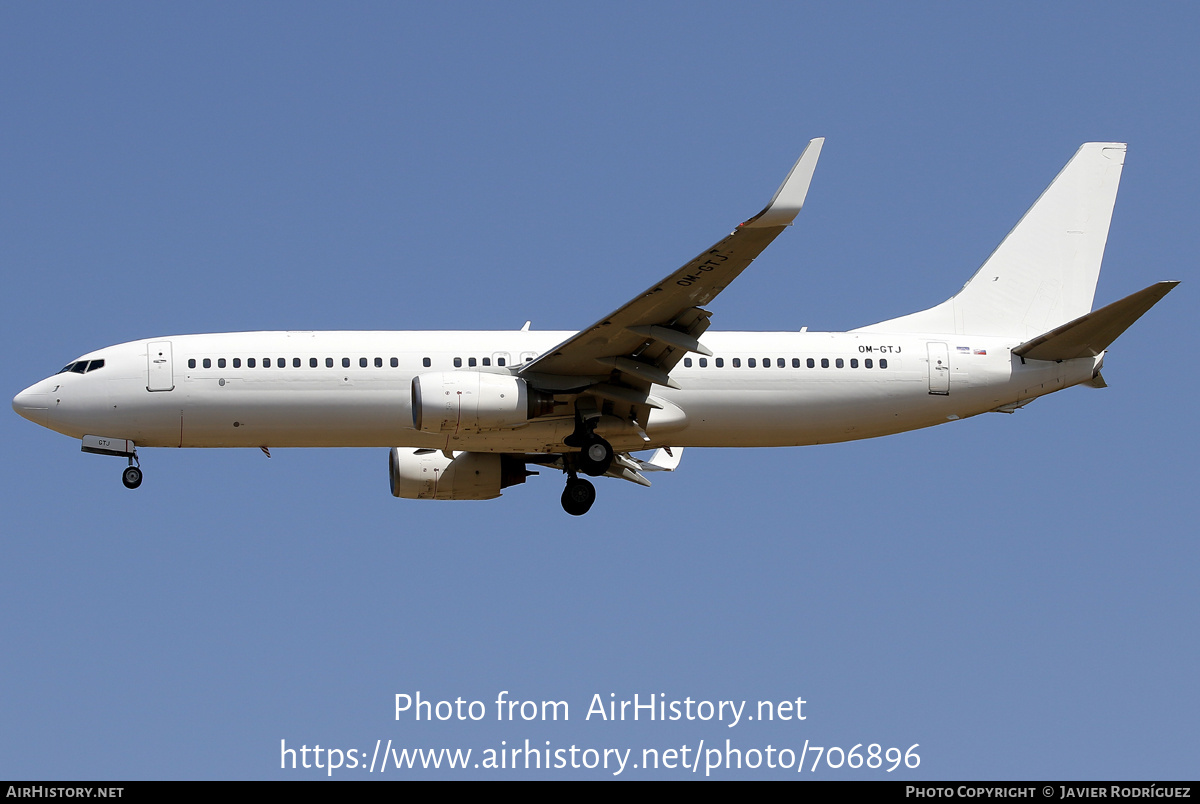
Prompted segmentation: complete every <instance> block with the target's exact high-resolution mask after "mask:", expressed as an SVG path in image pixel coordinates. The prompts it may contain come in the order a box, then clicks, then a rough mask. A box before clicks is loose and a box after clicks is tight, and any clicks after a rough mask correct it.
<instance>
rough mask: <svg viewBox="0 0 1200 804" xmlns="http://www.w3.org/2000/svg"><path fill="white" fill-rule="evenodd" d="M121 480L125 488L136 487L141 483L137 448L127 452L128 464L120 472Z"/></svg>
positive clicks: (140, 467)
mask: <svg viewBox="0 0 1200 804" xmlns="http://www.w3.org/2000/svg"><path fill="white" fill-rule="evenodd" d="M121 482H122V483H124V484H125V488H127V489H136V488H137V487H138V486H140V485H142V466H141V463H140V462H139V461H138V459H137V448H134V450H133V452H131V453H130V454H129V465H128V466H126V467H125V471H123V472H121Z"/></svg>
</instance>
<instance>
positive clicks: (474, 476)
mask: <svg viewBox="0 0 1200 804" xmlns="http://www.w3.org/2000/svg"><path fill="white" fill-rule="evenodd" d="M530 474H534V473H531V472H528V471H526V469H525V462H524V461H522V460H521V459H520V458H515V457H513V456H512V455H496V454H493V453H488V452H460V453H458V454H457V455H455V456H454V457H453V458H447V457H446V456H445V455H444V454H443V453H441V452H439V451H437V450H433V449H410V448H406V447H393V448H392V451H391V454H390V455H389V456H388V475H389V479H390V480H391V486H392V496H394V497H405V498H407V499H410V500H490V499H492V498H494V497H499V496H500V489H504V488H508V487H509V486H514V485H517V484H518V483H524V482H525V478H526V477H527V476H528V475H530Z"/></svg>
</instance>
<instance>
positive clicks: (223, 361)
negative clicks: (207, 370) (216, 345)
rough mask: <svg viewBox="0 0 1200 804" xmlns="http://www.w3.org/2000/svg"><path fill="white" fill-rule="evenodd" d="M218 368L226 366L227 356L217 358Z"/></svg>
mask: <svg viewBox="0 0 1200 804" xmlns="http://www.w3.org/2000/svg"><path fill="white" fill-rule="evenodd" d="M217 368H225V358H223V357H218V358H217Z"/></svg>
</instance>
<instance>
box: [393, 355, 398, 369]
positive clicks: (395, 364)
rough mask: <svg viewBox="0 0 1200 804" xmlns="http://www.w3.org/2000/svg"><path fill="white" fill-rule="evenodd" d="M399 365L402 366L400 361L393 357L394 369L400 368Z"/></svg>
mask: <svg viewBox="0 0 1200 804" xmlns="http://www.w3.org/2000/svg"><path fill="white" fill-rule="evenodd" d="M399 365H400V360H399V359H397V358H395V357H393V358H392V368H396V366H399Z"/></svg>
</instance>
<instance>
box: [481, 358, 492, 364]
mask: <svg viewBox="0 0 1200 804" xmlns="http://www.w3.org/2000/svg"><path fill="white" fill-rule="evenodd" d="M483 365H485V366H490V365H492V359H491V358H490V357H485V358H484V359H483Z"/></svg>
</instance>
